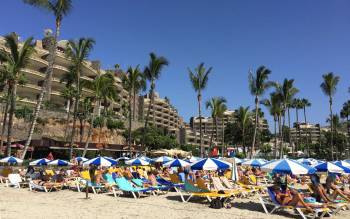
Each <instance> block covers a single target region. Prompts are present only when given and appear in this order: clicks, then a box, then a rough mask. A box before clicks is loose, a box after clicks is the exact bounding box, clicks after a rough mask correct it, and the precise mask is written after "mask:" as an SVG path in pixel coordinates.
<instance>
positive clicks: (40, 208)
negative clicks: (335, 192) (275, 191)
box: [0, 185, 349, 219]
mask: <svg viewBox="0 0 350 219" xmlns="http://www.w3.org/2000/svg"><path fill="white" fill-rule="evenodd" d="M89 195H90V197H91V199H89V200H85V199H84V197H85V193H79V192H75V191H69V190H62V191H58V192H51V193H44V192H31V191H29V190H28V189H27V188H24V189H15V188H6V187H4V186H3V185H0V219H14V218H25V219H31V218H40V219H41V218H183V219H184V218H200V219H203V218H220V219H221V218H230V219H233V218H262V219H275V218H300V217H298V216H296V215H295V214H293V213H288V212H284V211H281V212H278V214H279V215H276V214H274V215H266V214H265V213H263V210H262V207H261V205H260V203H259V201H258V198H257V197H251V198H249V199H235V200H234V204H233V207H232V208H231V209H211V208H209V205H208V203H207V202H205V201H204V200H203V202H201V200H200V199H194V200H193V201H192V202H189V203H182V202H181V200H180V198H179V196H178V195H177V193H175V192H169V193H168V194H166V195H160V196H151V197H145V198H141V199H138V200H135V199H133V198H131V197H117V198H115V197H113V196H112V195H109V194H98V195H94V194H91V193H90V194H89ZM348 213H349V210H348V211H343V212H341V213H340V214H338V215H337V216H335V217H332V218H335V219H343V218H344V219H345V218H349V217H348V215H347V214H348Z"/></svg>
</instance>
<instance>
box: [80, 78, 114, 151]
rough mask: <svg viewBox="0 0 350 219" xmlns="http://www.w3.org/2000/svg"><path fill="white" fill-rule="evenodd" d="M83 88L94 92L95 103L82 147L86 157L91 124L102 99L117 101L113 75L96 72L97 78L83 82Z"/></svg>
mask: <svg viewBox="0 0 350 219" xmlns="http://www.w3.org/2000/svg"><path fill="white" fill-rule="evenodd" d="M83 82H84V83H83V86H84V87H87V88H88V89H90V90H92V91H94V94H95V96H94V97H93V100H94V102H95V108H96V109H95V110H93V111H95V112H92V113H91V114H90V116H89V117H90V118H89V123H90V126H89V130H88V135H87V137H86V142H85V146H84V152H83V155H82V156H83V157H84V156H85V155H86V151H87V149H88V146H89V141H90V138H91V135H92V129H93V122H94V121H95V116H96V114H97V115H98V111H99V108H100V105H101V100H102V99H108V100H111V101H115V100H116V99H117V92H118V91H117V89H116V86H115V85H114V84H115V79H114V75H113V73H111V72H107V73H106V74H103V75H101V73H100V71H98V75H97V77H96V78H95V79H94V80H93V81H92V82H89V81H83Z"/></svg>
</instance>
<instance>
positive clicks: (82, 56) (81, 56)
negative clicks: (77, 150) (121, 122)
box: [66, 38, 95, 159]
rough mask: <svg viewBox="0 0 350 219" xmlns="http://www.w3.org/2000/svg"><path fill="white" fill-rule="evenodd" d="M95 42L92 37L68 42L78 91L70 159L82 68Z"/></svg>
mask: <svg viewBox="0 0 350 219" xmlns="http://www.w3.org/2000/svg"><path fill="white" fill-rule="evenodd" d="M94 44H95V40H93V39H92V38H80V39H79V40H77V41H74V40H70V41H69V42H68V44H67V50H66V56H67V58H69V59H70V60H71V62H72V66H71V73H72V74H74V76H75V80H74V85H75V88H76V91H77V92H76V95H75V102H74V109H73V127H72V134H71V140H70V144H69V145H70V153H69V158H70V159H71V158H72V155H73V143H74V135H75V128H76V121H77V113H78V107H79V101H80V93H81V89H82V86H81V84H80V76H81V69H82V66H83V63H84V61H86V59H87V58H88V57H89V54H90V52H91V50H92V49H93V46H94Z"/></svg>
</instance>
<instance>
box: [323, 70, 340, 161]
mask: <svg viewBox="0 0 350 219" xmlns="http://www.w3.org/2000/svg"><path fill="white" fill-rule="evenodd" d="M322 78H323V82H322V83H321V85H320V87H321V90H322V92H323V93H324V94H325V95H326V96H327V97H328V99H329V112H330V116H329V117H330V118H332V117H333V108H332V105H333V97H334V94H335V92H336V91H337V85H338V83H339V80H340V78H339V76H335V75H334V73H333V72H330V73H327V74H324V75H322ZM330 126H331V158H332V160H334V154H333V152H334V145H333V123H332V120H330Z"/></svg>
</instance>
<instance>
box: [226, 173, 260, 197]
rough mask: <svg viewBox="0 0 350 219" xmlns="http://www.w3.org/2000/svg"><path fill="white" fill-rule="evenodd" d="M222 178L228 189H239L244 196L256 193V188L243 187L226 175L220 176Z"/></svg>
mask: <svg viewBox="0 0 350 219" xmlns="http://www.w3.org/2000/svg"><path fill="white" fill-rule="evenodd" d="M220 180H221V182H222V183H223V184H224V185H225V187H226V188H228V189H239V191H240V192H241V196H243V197H248V196H249V195H254V194H255V190H252V189H247V188H243V187H241V186H239V185H234V184H232V183H231V182H230V181H229V180H228V179H227V178H226V177H220Z"/></svg>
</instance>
